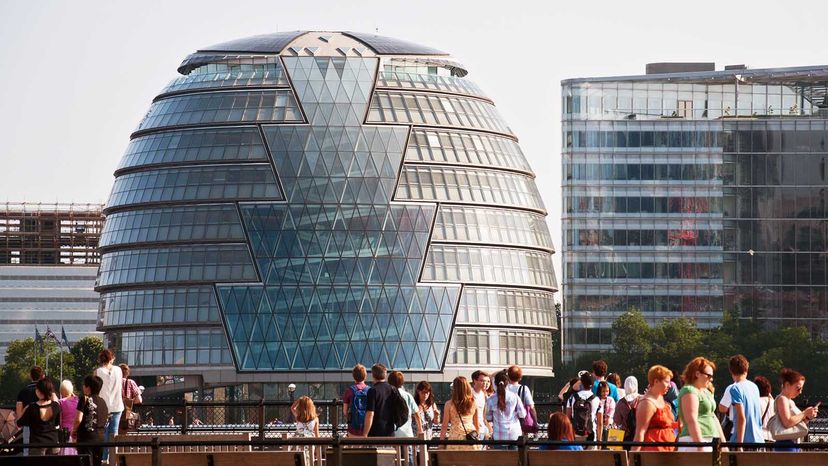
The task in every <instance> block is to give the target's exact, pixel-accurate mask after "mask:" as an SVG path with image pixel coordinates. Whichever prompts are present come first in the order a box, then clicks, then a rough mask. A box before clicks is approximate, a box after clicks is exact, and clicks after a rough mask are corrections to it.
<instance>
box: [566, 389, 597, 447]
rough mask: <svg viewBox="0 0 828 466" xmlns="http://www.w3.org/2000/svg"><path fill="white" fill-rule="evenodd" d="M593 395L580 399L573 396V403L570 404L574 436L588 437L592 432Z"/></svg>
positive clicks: (578, 396) (577, 396)
mask: <svg viewBox="0 0 828 466" xmlns="http://www.w3.org/2000/svg"><path fill="white" fill-rule="evenodd" d="M594 399H595V395H590V396H589V398H587V399H584V398H581V396H580V395H576V396H575V402H574V403H572V426H573V427H574V428H575V435H579V436H581V437H584V436H587V435H589V433H590V432H592V400H594Z"/></svg>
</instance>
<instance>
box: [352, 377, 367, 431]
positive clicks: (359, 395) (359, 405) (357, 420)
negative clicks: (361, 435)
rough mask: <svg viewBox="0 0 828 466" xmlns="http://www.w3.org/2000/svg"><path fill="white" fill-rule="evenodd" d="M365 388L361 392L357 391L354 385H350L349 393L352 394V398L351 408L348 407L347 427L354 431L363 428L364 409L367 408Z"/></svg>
mask: <svg viewBox="0 0 828 466" xmlns="http://www.w3.org/2000/svg"><path fill="white" fill-rule="evenodd" d="M369 388H371V387H369V386H367V385H366V386H365V388H363V389H362V390H359V389H357V387H356V385H351V391H352V392H354V398H353V400H351V406H349V407H348V425H349V426H350V427H351V428H352V429H354V430H362V428H363V427H365V409H366V408H367V407H368V389H369Z"/></svg>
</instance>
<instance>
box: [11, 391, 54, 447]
mask: <svg viewBox="0 0 828 466" xmlns="http://www.w3.org/2000/svg"><path fill="white" fill-rule="evenodd" d="M49 408H51V410H52V416H51V417H50V418H49V419H47V420H45V421H44V420H43V419H42V418H41V417H40V413H41V411H45V410H46V409H49ZM44 414H45V413H44ZM17 425H18V426H21V427H22V426H28V427H29V429H30V432H31V436H30V437H29V439H30V442H31V443H57V442H58V432H57V427H58V425H60V404H58V402H57V401H52V402H51V403H49V404H48V405H44V406H40V405H39V404H37V403H32V404H30V405H29V406H28V407H27V408H26V410H25V411H24V412H23V416H21V417H20V419H18V420H17Z"/></svg>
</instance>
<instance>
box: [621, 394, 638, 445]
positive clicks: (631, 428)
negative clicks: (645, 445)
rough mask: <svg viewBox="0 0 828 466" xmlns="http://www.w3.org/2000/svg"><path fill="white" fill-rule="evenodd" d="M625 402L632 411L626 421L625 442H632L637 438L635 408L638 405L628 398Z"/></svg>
mask: <svg viewBox="0 0 828 466" xmlns="http://www.w3.org/2000/svg"><path fill="white" fill-rule="evenodd" d="M624 401H625V402H626V403H627V405H629V407H630V410H629V411H628V412H627V419H626V420H625V421H624V441H625V442H632V440H633V438H634V437H635V408H636V406H637V404H636V403H630V402H629V401H627V399H626V398H625V399H624Z"/></svg>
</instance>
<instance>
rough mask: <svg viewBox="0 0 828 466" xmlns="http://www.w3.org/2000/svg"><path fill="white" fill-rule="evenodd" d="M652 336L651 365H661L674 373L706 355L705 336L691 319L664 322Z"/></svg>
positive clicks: (659, 324) (658, 325) (655, 329)
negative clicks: (695, 358) (701, 355)
mask: <svg viewBox="0 0 828 466" xmlns="http://www.w3.org/2000/svg"><path fill="white" fill-rule="evenodd" d="M652 335H653V346H652V350H651V351H650V361H652V362H651V364H661V365H663V366H666V367H668V368H670V369H671V370H673V371H674V372H675V371H681V370H683V369H684V366H685V364H687V362H688V361H690V360H691V359H693V358H694V357H696V356H698V355H700V354H702V353H704V348H703V345H702V343H703V341H704V336H703V334H702V332H701V331H700V330H699V329H698V328H697V327H696V324H695V322H693V321H692V320H690V319H668V320H662V321H660V322H659V323H658V324H657V325H656V326H655V328H653V331H652ZM675 376H676V377H678V374H675Z"/></svg>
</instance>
